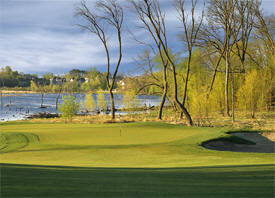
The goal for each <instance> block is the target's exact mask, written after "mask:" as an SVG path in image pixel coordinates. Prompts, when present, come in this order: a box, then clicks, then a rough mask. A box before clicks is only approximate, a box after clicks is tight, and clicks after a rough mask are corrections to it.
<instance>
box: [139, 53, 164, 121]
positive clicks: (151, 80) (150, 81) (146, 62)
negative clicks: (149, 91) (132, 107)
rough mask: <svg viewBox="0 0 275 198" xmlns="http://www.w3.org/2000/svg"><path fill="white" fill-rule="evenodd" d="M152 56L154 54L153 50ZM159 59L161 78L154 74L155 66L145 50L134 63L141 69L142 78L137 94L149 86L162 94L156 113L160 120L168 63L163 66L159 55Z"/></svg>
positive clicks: (161, 56)
mask: <svg viewBox="0 0 275 198" xmlns="http://www.w3.org/2000/svg"><path fill="white" fill-rule="evenodd" d="M153 52H154V55H157V54H155V53H156V52H155V51H154V50H153ZM160 58H161V68H162V78H161V77H160V76H158V75H156V73H155V69H156V68H155V67H156V65H155V64H154V63H153V59H152V57H151V55H150V51H148V50H145V51H144V53H143V54H141V55H140V56H139V61H136V63H137V64H138V65H139V68H142V70H143V73H144V77H145V78H146V79H144V83H143V84H142V85H141V86H140V88H139V90H138V91H137V93H139V92H140V91H141V90H143V89H145V88H146V87H150V86H156V87H159V88H160V89H161V90H162V92H161V94H162V97H161V101H160V105H159V112H158V119H159V120H161V119H162V114H163V108H164V104H165V101H166V99H167V91H168V82H167V64H168V62H167V61H165V64H164V65H163V62H164V61H163V60H164V59H163V55H160Z"/></svg>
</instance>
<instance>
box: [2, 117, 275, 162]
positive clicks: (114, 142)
mask: <svg viewBox="0 0 275 198" xmlns="http://www.w3.org/2000/svg"><path fill="white" fill-rule="evenodd" d="M0 127H1V131H0V133H1V138H0V144H1V145H0V163H11V164H33V165H58V166H81V167H195V166H214V165H215V166H217V165H251V164H272V163H274V155H272V154H262V153H236V152H221V151H213V150H208V149H205V148H203V147H201V146H200V144H201V143H202V142H204V141H207V140H210V139H213V138H217V137H221V136H225V132H226V130H224V129H214V128H195V127H194V128H188V127H183V126H175V125H170V124H164V123H128V124H63V123H58V124H56V123H49V124H47V123H30V122H15V123H12V122H11V123H4V124H1V125H0Z"/></svg>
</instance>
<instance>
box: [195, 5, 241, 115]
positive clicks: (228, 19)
mask: <svg viewBox="0 0 275 198" xmlns="http://www.w3.org/2000/svg"><path fill="white" fill-rule="evenodd" d="M237 3H238V0H211V1H210V3H209V5H208V12H207V24H206V25H205V26H204V28H203V30H202V31H201V32H200V40H201V41H203V42H204V44H205V45H206V46H211V47H212V48H214V49H215V50H216V52H217V53H218V54H219V58H218V60H217V63H216V66H215V70H214V74H213V79H212V82H211V87H210V90H211V89H212V87H213V84H214V80H215V76H216V73H217V69H218V67H219V65H220V62H221V59H224V61H225V89H224V90H225V93H224V95H225V109H226V114H227V116H230V113H229V110H230V108H229V74H230V72H231V65H230V60H231V54H232V49H233V47H234V45H235V44H236V41H237V37H236V36H234V35H239V32H240V28H241V25H240V23H239V21H237V20H236V13H237V11H236V8H237Z"/></svg>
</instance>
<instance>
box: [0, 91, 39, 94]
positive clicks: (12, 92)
mask: <svg viewBox="0 0 275 198" xmlns="http://www.w3.org/2000/svg"><path fill="white" fill-rule="evenodd" d="M1 92H2V93H3V94H35V93H38V92H34V91H19V90H0V93H1Z"/></svg>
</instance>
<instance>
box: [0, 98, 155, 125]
mask: <svg viewBox="0 0 275 198" xmlns="http://www.w3.org/2000/svg"><path fill="white" fill-rule="evenodd" d="M57 95H58V94H45V95H44V103H43V106H45V107H46V108H40V105H41V95H40V94H9V95H8V96H7V95H4V94H3V97H2V99H1V101H0V102H1V105H0V121H8V120H22V119H25V118H26V117H27V116H28V115H30V114H36V113H43V112H46V113H57V110H56V97H57ZM64 95H67V94H63V96H64ZM72 95H73V96H74V97H76V98H77V101H78V102H81V101H83V100H85V94H72ZM93 97H94V99H95V101H96V99H97V95H96V94H93ZM123 97H124V96H123V95H121V94H115V95H114V99H115V105H116V108H117V109H120V108H122V107H123ZM137 99H138V103H139V105H140V106H144V105H146V106H147V107H149V106H156V105H158V104H159V103H160V97H158V96H148V95H139V96H138V97H137ZM105 100H106V101H108V108H109V109H110V100H109V95H108V94H105ZM59 102H60V103H62V96H61V97H60V99H59Z"/></svg>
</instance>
